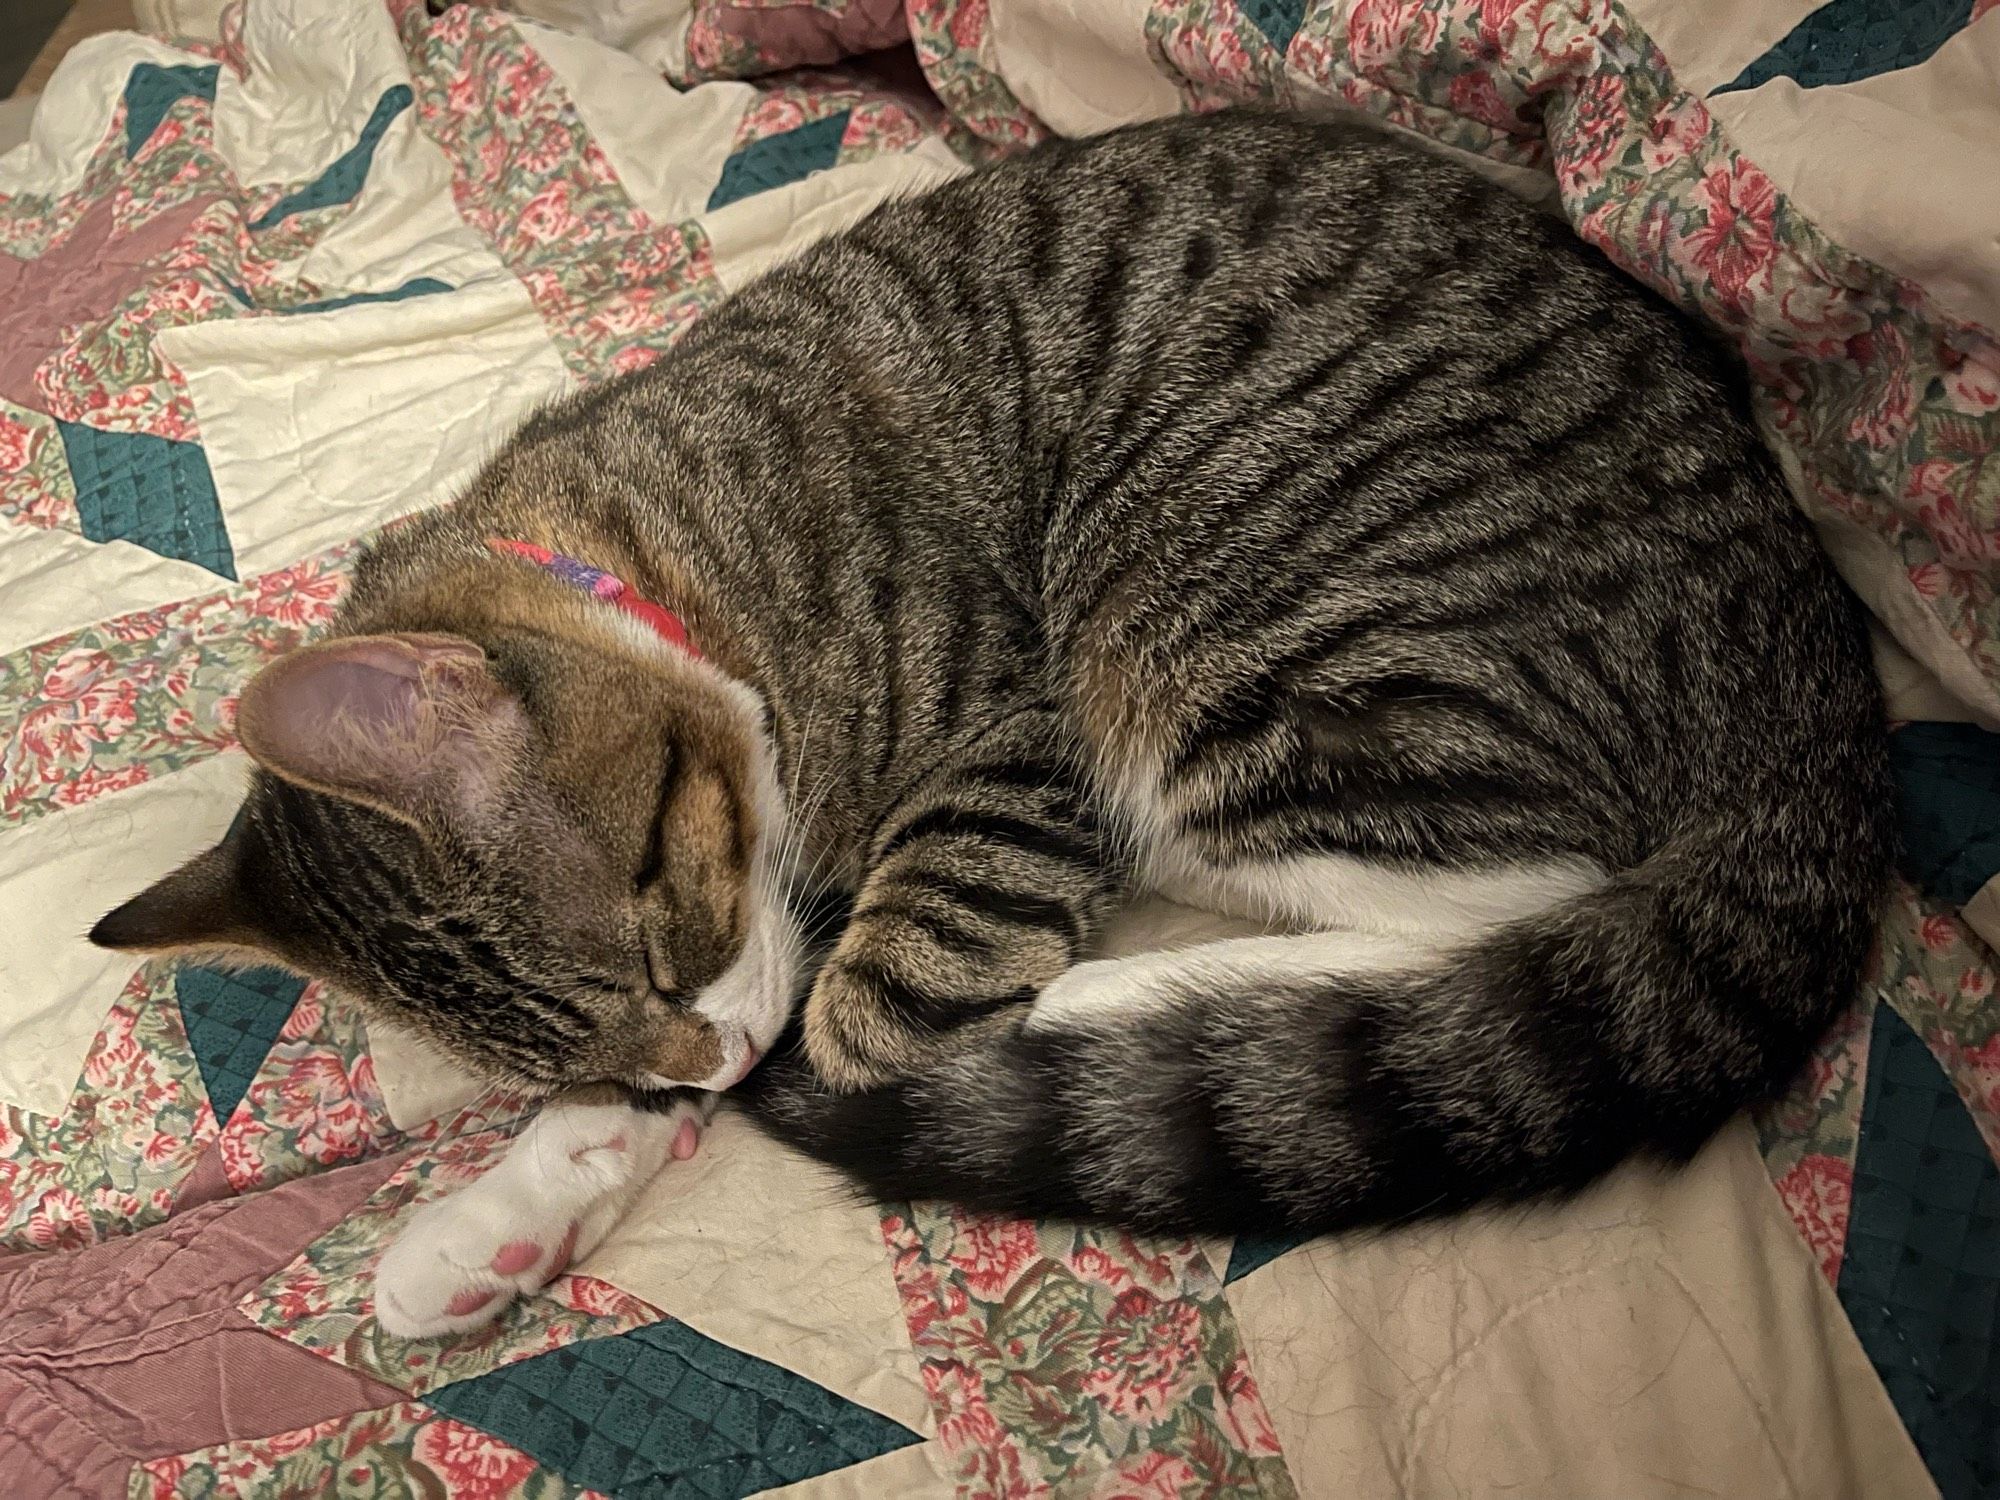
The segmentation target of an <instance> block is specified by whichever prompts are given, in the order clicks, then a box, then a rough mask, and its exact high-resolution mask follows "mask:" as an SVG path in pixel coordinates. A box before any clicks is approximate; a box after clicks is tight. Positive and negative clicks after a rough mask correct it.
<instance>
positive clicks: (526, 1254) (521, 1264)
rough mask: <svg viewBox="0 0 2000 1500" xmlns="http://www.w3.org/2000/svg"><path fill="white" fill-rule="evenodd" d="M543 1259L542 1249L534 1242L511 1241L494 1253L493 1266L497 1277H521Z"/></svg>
mask: <svg viewBox="0 0 2000 1500" xmlns="http://www.w3.org/2000/svg"><path fill="white" fill-rule="evenodd" d="M541 1258H542V1247H541V1246H540V1245H538V1244H536V1243H535V1242H534V1241H533V1240H509V1241H507V1243H506V1244H504V1245H502V1246H501V1247H500V1248H499V1249H498V1250H496V1251H494V1252H493V1259H492V1262H491V1265H492V1267H493V1272H494V1274H495V1275H497V1276H519V1275H520V1274H521V1273H522V1272H523V1271H525V1270H527V1269H528V1267H530V1266H532V1265H533V1264H534V1263H535V1262H536V1261H538V1260H540V1259H541Z"/></svg>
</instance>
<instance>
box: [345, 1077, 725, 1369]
mask: <svg viewBox="0 0 2000 1500" xmlns="http://www.w3.org/2000/svg"><path fill="white" fill-rule="evenodd" d="M712 1108H713V1098H712V1097H710V1098H706V1099H704V1100H702V1101H701V1102H699V1103H685V1104H677V1105H676V1106H675V1107H674V1109H673V1110H672V1111H671V1112H670V1113H668V1114H666V1115H664V1116H644V1115H639V1114H636V1113H635V1112H633V1111H631V1110H625V1109H612V1108H586V1109H573V1108H572V1109H561V1110H552V1111H548V1112H545V1114H544V1115H543V1117H542V1118H540V1119H538V1120H536V1121H535V1122H534V1123H533V1124H531V1125H530V1126H529V1127H528V1129H527V1130H525V1131H524V1132H522V1135H521V1137H520V1139H518V1140H517V1141H515V1142H514V1143H513V1145H512V1146H511V1147H509V1148H508V1151H507V1155H506V1156H505V1157H504V1158H502V1160H501V1161H500V1163H499V1165H497V1166H495V1167H493V1168H491V1169H490V1170H489V1171H488V1172H487V1173H486V1175H485V1176H483V1177H481V1178H480V1179H479V1180H478V1181H476V1182H474V1183H472V1184H470V1185H469V1186H467V1187H464V1188H461V1189H460V1190H459V1191H458V1192H456V1193H453V1194H451V1195H450V1196H449V1197H446V1198H440V1199H437V1200H436V1201H435V1202H432V1203H427V1204H425V1205H424V1206H423V1207H422V1208H420V1209H419V1210H417V1212H416V1214H415V1215H414V1216H413V1217H412V1218H411V1220H410V1222H409V1224H408V1226H407V1227H406V1228H404V1230H403V1231H402V1233H401V1234H399V1235H398V1236H397V1237H396V1240H395V1243H393V1244H392V1245H390V1246H389V1249H388V1251H387V1252H386V1253H385V1254H384V1255H383V1257H382V1262H381V1264H380V1265H379V1266H378V1267H377V1268H376V1271H375V1317H376V1320H377V1321H378V1322H379V1323H381V1325H382V1327H383V1328H384V1329H386V1330H387V1331H388V1332H390V1333H392V1334H395V1335H396V1336H397V1337H399V1338H434V1337H436V1336H438V1335H440V1334H455V1333H465V1332H468V1331H470V1330H471V1329H474V1328H479V1327H482V1326H483V1325H485V1324H487V1323H490V1322H492V1321H493V1319H494V1318H496V1317H498V1316H499V1315H500V1313H501V1312H502V1311H503V1310H504V1309H505V1308H506V1307H507V1305H508V1304H509V1303H510V1302H512V1301H513V1300H514V1299H515V1298H517V1297H520V1296H522V1295H524V1294H526V1293H528V1292H532V1291H535V1290H536V1289H537V1288H539V1287H542V1286H545V1285H547V1284H548V1283H549V1282H550V1281H552V1280H554V1279H555V1278H556V1277H557V1276H559V1275H560V1274H561V1273H562V1272H563V1271H564V1270H565V1269H566V1268H567V1267H568V1265H569V1263H570V1262H571V1261H572V1260H574V1259H576V1258H577V1257H578V1256H582V1255H587V1254H589V1253H590V1251H591V1250H592V1249H594V1248H595V1247H596V1245H597V1243H598V1241H600V1240H602V1239H603V1238H604V1235H605V1233H606V1232H607V1231H608V1230H609V1229H610V1228H611V1226H612V1225H613V1224H615V1223H616V1222H617V1221H618V1217H619V1215H620V1214H621V1213H623V1211H624V1209H625V1205H626V1204H627V1203H628V1202H630V1200H631V1197H632V1194H633V1193H634V1192H635V1191H636V1190H637V1189H638V1188H639V1187H640V1186H642V1185H643V1184H644V1182H645V1181H646V1179H648V1178H650V1177H651V1176H652V1175H653V1173H654V1172H655V1171H657V1170H658V1168H659V1166H660V1163H661V1161H662V1160H663V1159H664V1158H665V1157H667V1156H668V1155H672V1156H674V1157H675V1158H677V1159H683V1160H684V1159H686V1158H687V1157H690V1156H693V1155H694V1153H695V1148H696V1145H697V1144H698V1142H699V1140H700V1132H701V1128H702V1126H703V1125H704V1124H705V1123H706V1121H707V1118H708V1115H709V1112H710V1111H711V1110H712Z"/></svg>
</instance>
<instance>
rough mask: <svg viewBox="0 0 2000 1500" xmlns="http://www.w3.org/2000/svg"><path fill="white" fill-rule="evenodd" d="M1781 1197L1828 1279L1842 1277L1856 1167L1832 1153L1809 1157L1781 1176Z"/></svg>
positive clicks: (1779, 1182) (1779, 1183) (1779, 1185)
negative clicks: (1832, 1155)
mask: <svg viewBox="0 0 2000 1500" xmlns="http://www.w3.org/2000/svg"><path fill="white" fill-rule="evenodd" d="M1778 1196H1779V1197H1781V1198H1783V1199H1784V1200H1785V1207H1786V1208H1787V1209H1788V1210H1789V1211H1790V1213H1791V1215H1792V1222H1793V1223H1795V1224H1797V1225H1798V1227H1799V1233H1800V1234H1801V1235H1803V1236H1804V1237H1805V1242H1806V1245H1807V1247H1808V1248H1809V1249H1810V1250H1811V1251H1812V1253H1813V1255H1814V1257H1815V1258H1816V1259H1817V1260H1818V1261H1819V1268H1820V1270H1821V1272H1822V1273H1824V1274H1825V1276H1826V1279H1827V1280H1828V1281H1829V1282H1833V1283H1838V1282H1839V1280H1840V1262H1841V1258H1842V1257H1843V1256H1844V1255H1845V1254H1846V1252H1847V1217H1848V1212H1849V1210H1850V1209H1851V1208H1852V1207H1853V1202H1854V1166H1853V1163H1851V1162H1846V1161H1842V1160H1840V1159H1839V1158H1837V1157H1831V1156H1808V1157H1806V1158H1805V1159H1804V1160H1803V1161H1801V1162H1800V1163H1799V1164H1798V1165H1797V1166H1796V1167H1793V1168H1792V1170H1791V1171H1789V1172H1787V1173H1786V1174H1785V1175H1784V1176H1783V1177H1781V1178H1779V1179H1778Z"/></svg>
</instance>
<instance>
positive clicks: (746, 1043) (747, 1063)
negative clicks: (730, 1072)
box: [723, 1037, 764, 1089]
mask: <svg viewBox="0 0 2000 1500" xmlns="http://www.w3.org/2000/svg"><path fill="white" fill-rule="evenodd" d="M743 1047H744V1052H743V1066H742V1067H740V1068H738V1069H737V1070H736V1076H735V1077H734V1078H732V1079H730V1080H729V1082H727V1083H725V1084H724V1085H723V1087H724V1088H726V1089H733V1088H735V1087H736V1085H737V1084H739V1083H741V1082H742V1081H743V1080H744V1079H746V1078H748V1077H749V1076H750V1070H751V1069H752V1068H754V1067H756V1066H757V1064H758V1062H759V1061H761V1060H762V1058H763V1056H764V1054H763V1053H762V1052H759V1051H758V1050H757V1044H756V1043H755V1042H753V1041H751V1040H750V1038H748V1037H745V1038H744V1039H743Z"/></svg>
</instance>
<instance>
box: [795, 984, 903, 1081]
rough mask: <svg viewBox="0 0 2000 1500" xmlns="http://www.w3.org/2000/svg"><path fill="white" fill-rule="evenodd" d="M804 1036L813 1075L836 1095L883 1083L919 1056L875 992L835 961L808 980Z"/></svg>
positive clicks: (889, 1006) (891, 1009) (893, 1010)
mask: <svg viewBox="0 0 2000 1500" xmlns="http://www.w3.org/2000/svg"><path fill="white" fill-rule="evenodd" d="M805 1033H806V1056H807V1057H808V1058H810V1059H811V1060H812V1065H813V1071H814V1072H815V1073H817V1074H818V1075H819V1077H820V1079H821V1081H822V1082H824V1083H825V1084H826V1085H827V1086H828V1087H829V1088H832V1089H834V1090H836V1091H837V1092H843V1093H844V1092H848V1091H851V1090H858V1089H865V1088H872V1087H874V1086H875V1085H877V1084H881V1083H887V1082H888V1081H889V1080H890V1079H892V1078H896V1077H898V1076H900V1075H902V1074H904V1073H908V1072H911V1071H912V1070H914V1069H915V1068H916V1066H917V1065H918V1064H919V1063H920V1062H921V1060H922V1057H923V1044H922V1043H921V1042H920V1041H919V1040H918V1039H917V1038H916V1037H914V1036H912V1035H911V1034H910V1032H909V1030H908V1028H906V1027H905V1026H902V1025H900V1024H899V1023H898V1022H897V1020H896V1013H895V1009H894V1007H893V1006H891V1005H890V1004H889V1003H888V1002H887V1001H886V1000H885V998H884V997H883V995H882V993H881V991H880V988H879V987H878V986H877V985H876V984H874V983H872V982H871V981H870V980H869V979H868V978H866V977H864V976H862V975H859V974H855V973H851V972H849V971H848V970H847V969H845V968H844V967H842V966H841V965H840V964H839V963H838V961H836V962H834V963H829V964H828V965H827V966H826V967H825V968H824V969H822V970H820V973H819V977H818V979H816V980H815V981H814V982H813V990H812V995H811V997H810V998H808V999H807V1001H806V1026H805Z"/></svg>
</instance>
